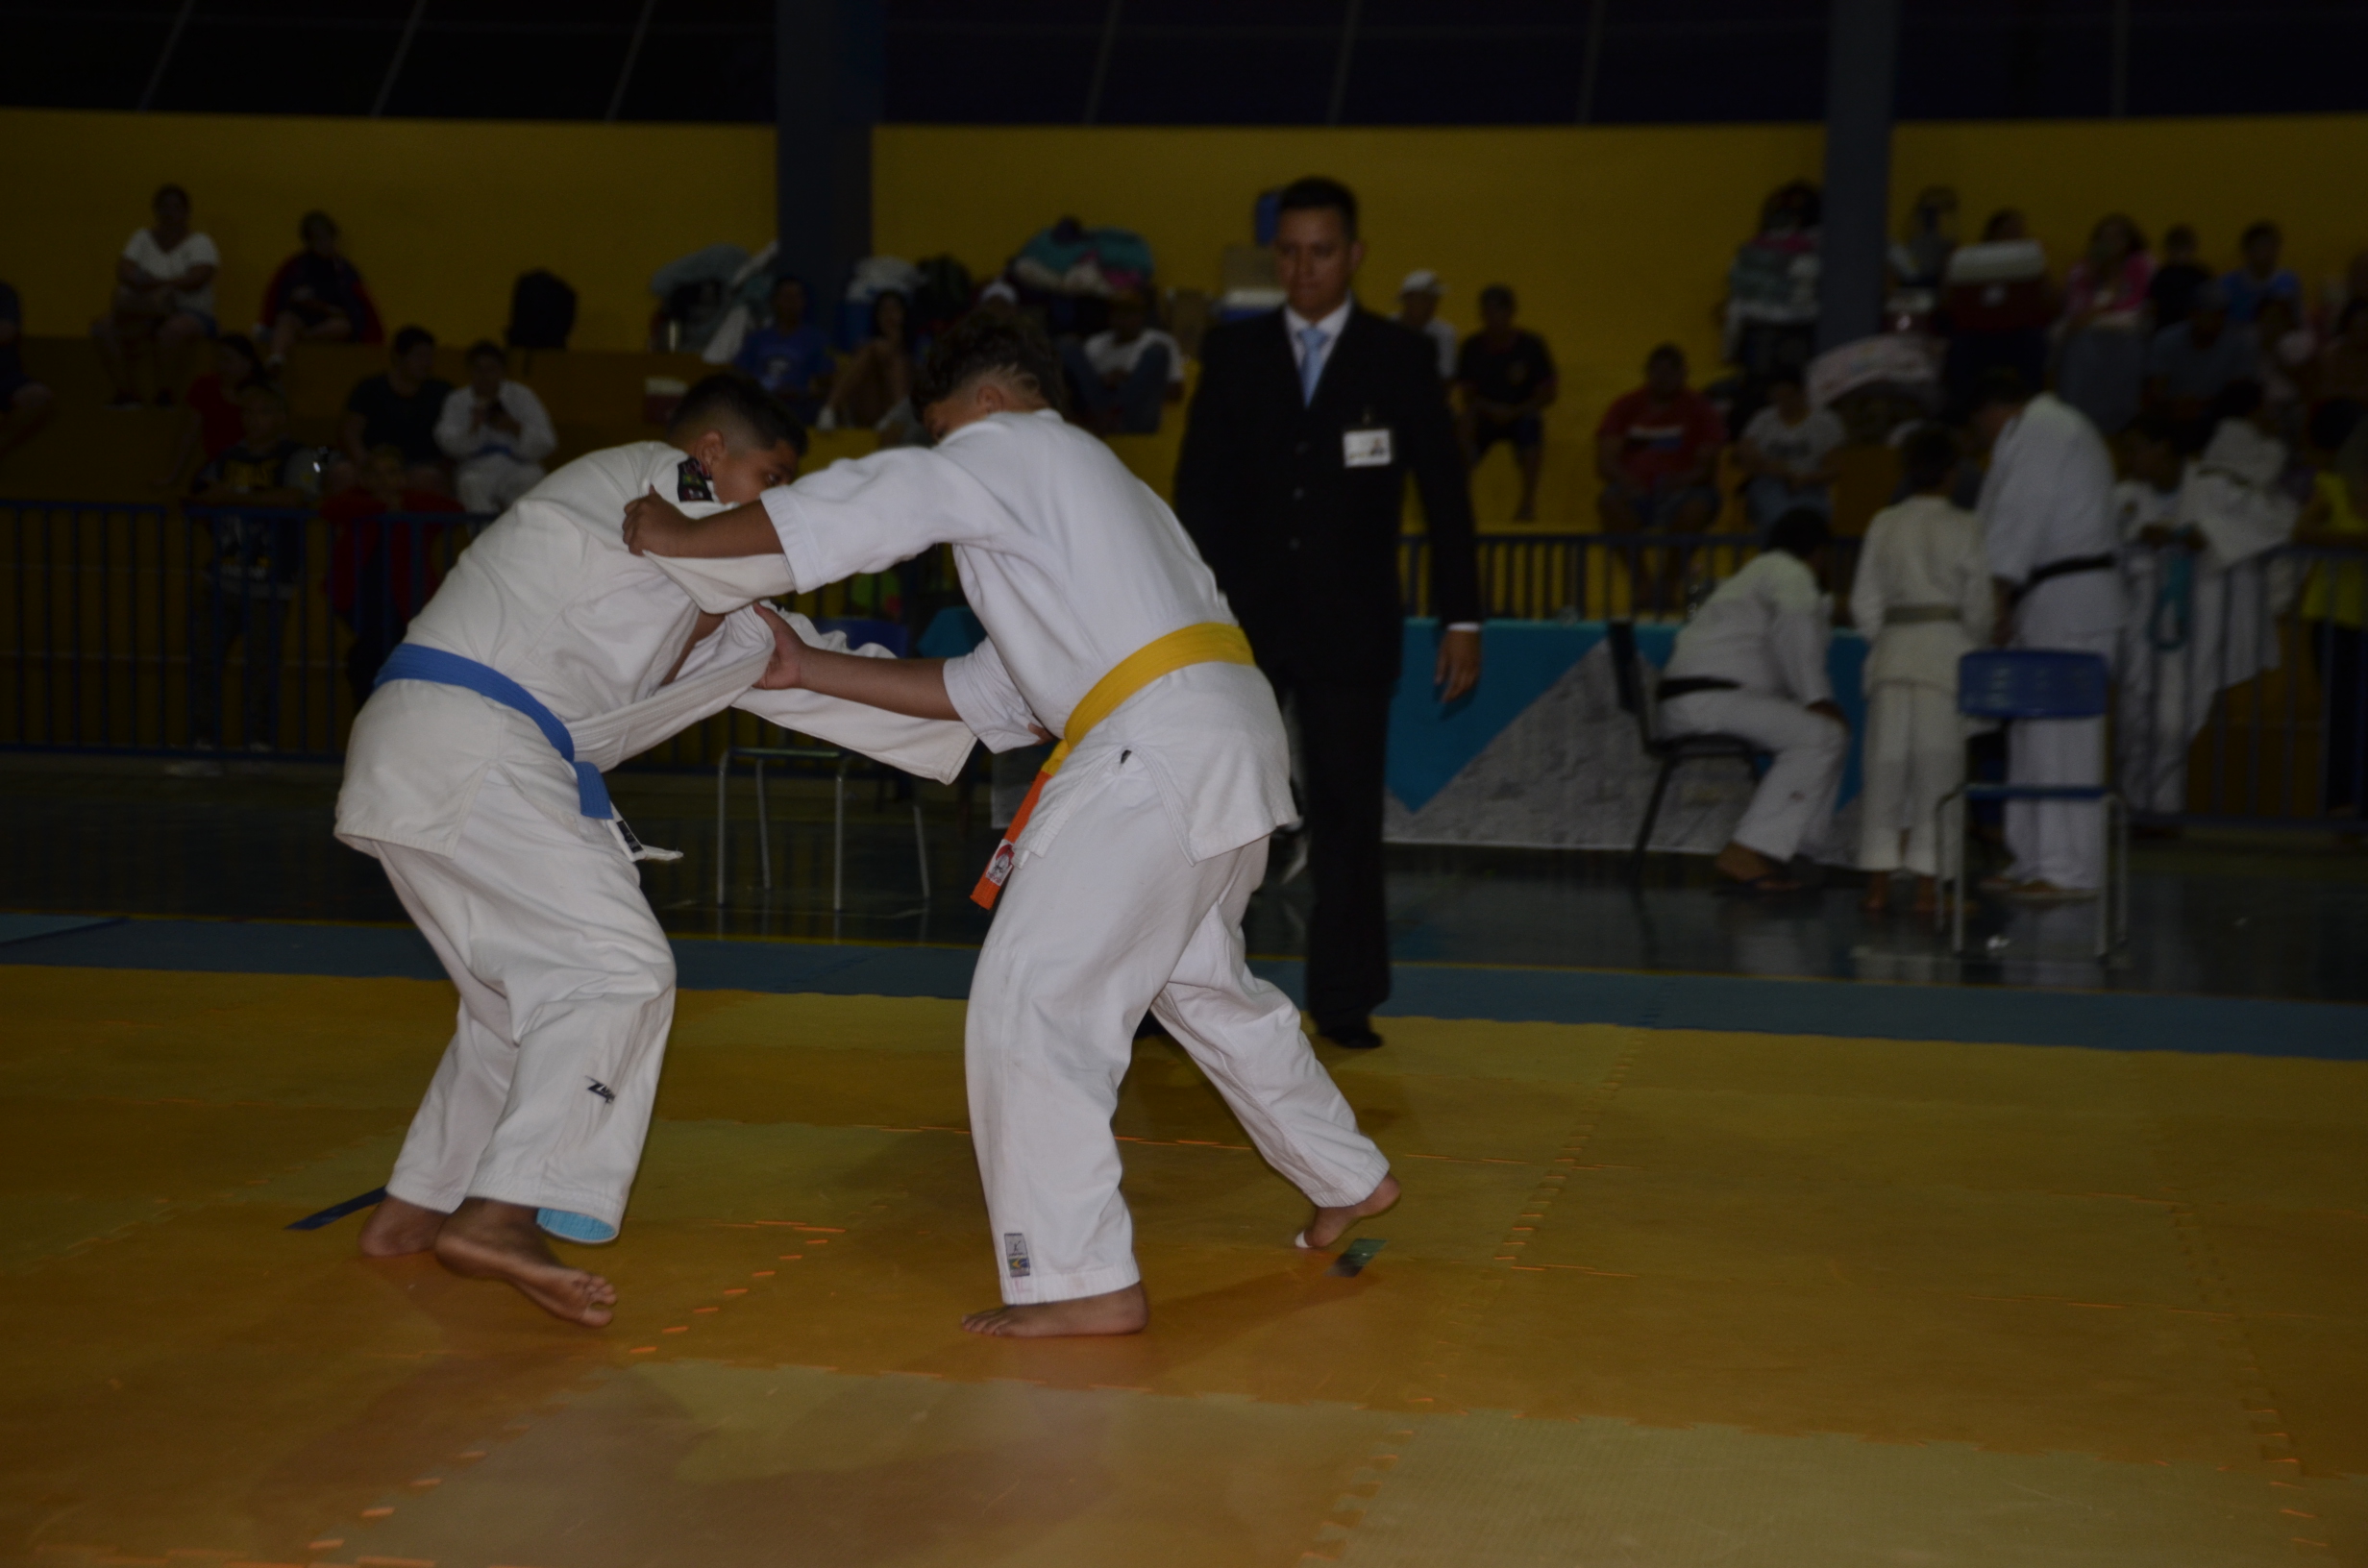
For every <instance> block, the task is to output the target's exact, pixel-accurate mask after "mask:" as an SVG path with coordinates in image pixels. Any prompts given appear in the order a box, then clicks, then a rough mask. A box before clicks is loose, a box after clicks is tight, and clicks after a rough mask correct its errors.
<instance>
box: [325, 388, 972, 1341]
mask: <svg viewBox="0 0 2368 1568" xmlns="http://www.w3.org/2000/svg"><path fill="white" fill-rule="evenodd" d="M796 435H797V428H796V425H795V422H794V421H792V420H790V419H789V417H788V416H787V415H786V414H785V413H784V412H782V410H781V409H780V408H779V407H778V405H777V404H775V403H774V402H773V400H772V399H771V398H770V397H769V396H768V395H767V394H765V393H764V392H762V391H761V390H758V389H757V388H755V387H754V386H753V384H752V383H748V382H744V381H741V380H738V379H736V378H731V377H714V378H710V379H709V380H707V381H705V382H702V383H701V384H700V385H699V386H696V387H694V388H692V390H691V392H690V393H689V394H688V395H687V396H686V397H685V398H684V400H683V403H682V404H681V406H680V409H679V411H678V414H677V415H676V419H675V423H674V425H673V427H672V431H671V438H670V441H667V442H657V441H648V442H641V443H638V444H636V445H633V446H629V447H619V448H615V449H613V450H610V451H607V452H599V453H592V454H591V455H590V456H587V457H582V458H579V459H578V460H577V461H575V462H573V463H570V464H568V465H567V466H566V467H565V468H562V469H561V470H560V471H559V472H558V473H556V474H555V475H553V476H552V477H551V478H548V479H546V480H544V481H543V482H542V483H541V484H540V485H538V486H536V487H535V488H534V489H533V490H532V491H531V492H530V493H529V494H528V495H527V496H525V497H524V498H522V499H521V500H520V501H519V502H518V503H517V504H516V505H515V506H513V507H512V508H511V509H510V510H509V511H508V512H507V513H506V514H505V515H504V516H503V517H502V518H501V519H500V520H499V521H497V522H495V523H494V524H493V525H492V526H491V527H488V528H487V529H486V530H485V532H484V534H483V535H482V536H481V537H480V538H479V539H478V540H477V541H476V542H475V543H473V544H472V545H471V546H470V547H469V548H468V549H467V550H465V551H462V552H461V553H460V556H459V558H458V561H457V562H456V565H455V567H454V570H453V573H452V575H451V576H449V577H448V578H446V579H445V582H444V584H443V586H442V587H441V588H440V589H439V590H438V591H437V593H436V595H435V597H434V598H433V599H432V600H430V601H429V603H428V605H427V607H426V608H425V609H424V610H422V611H421V612H420V614H419V616H418V618H417V619H415V620H414V621H412V623H411V625H410V627H409V630H408V632H407V635H406V637H405V640H404V642H403V644H402V645H401V646H399V647H398V648H397V649H395V651H394V653H393V655H392V656H391V657H390V658H389V659H388V661H387V665H386V668H385V670H384V671H383V672H382V674H381V675H380V677H379V681H380V684H379V686H378V688H377V690H376V691H375V692H374V693H373V694H372V696H371V698H370V699H369V701H368V702H366V703H364V704H363V706H362V711H361V713H360V714H359V715H358V717H357V718H356V720H355V722H354V731H353V737H352V741H351V743H350V745H349V747H348V749H347V753H346V772H345V787H344V789H343V790H342V791H341V792H340V793H339V795H338V796H337V836H338V837H339V838H341V839H343V840H344V841H345V842H346V843H347V844H349V845H353V846H354V847H355V848H357V849H359V850H361V851H362V852H363V853H365V854H368V855H372V856H375V857H376V858H377V859H378V860H379V862H380V863H381V864H382V866H384V867H385V869H386V876H387V880H388V881H390V882H392V883H393V884H394V888H395V892H396V894H397V895H398V896H399V897H401V899H402V900H403V905H404V908H405V909H406V910H407V912H408V913H409V914H410V916H411V918H412V919H413V920H415V921H417V922H418V925H419V928H420V931H421V933H422V934H423V935H425V936H426V937H427V939H428V941H429V943H430V944H431V945H432V946H433V947H434V949H435V951H436V956H437V957H438V958H439V959H441V960H442V961H443V964H444V968H445V971H446V972H447V973H448V974H450V975H451V976H452V980H453V984H454V985H455V986H456V987H457V988H458V990H459V992H460V1012H459V1020H458V1023H457V1025H456V1030H455V1032H454V1035H453V1040H452V1043H451V1045H450V1046H449V1047H448V1048H447V1049H446V1051H445V1053H444V1059H443V1062H442V1063H441V1065H440V1066H438V1067H437V1068H436V1073H435V1077H434V1079H433V1081H432V1083H431V1084H430V1086H429V1089H428V1093H427V1096H426V1098H425V1099H424V1100H423V1102H422V1103H421V1105H420V1109H419V1114H418V1115H417V1116H416V1117H415V1118H413V1120H412V1123H411V1129H410V1133H409V1136H408V1137H407V1138H406V1139H405V1140H404V1145H403V1152H402V1154H401V1155H400V1156H399V1157H398V1158H397V1160H396V1162H395V1169H394V1172H393V1174H392V1175H391V1176H390V1177H389V1178H388V1179H387V1183H386V1190H387V1197H386V1199H385V1201H384V1202H383V1203H382V1204H381V1205H380V1206H379V1208H378V1209H377V1210H376V1211H375V1212H374V1213H372V1215H371V1217H370V1219H369V1221H368V1222H367V1223H366V1224H365V1226H364V1228H363V1233H362V1250H363V1251H364V1252H365V1253H368V1254H371V1255H373V1256H380V1257H383V1256H389V1255H393V1254H397V1253H405V1252H419V1251H425V1250H427V1249H429V1248H431V1247H432V1248H433V1249H434V1251H435V1253H436V1256H437V1257H438V1259H439V1260H441V1261H442V1262H444V1263H445V1264H446V1266H448V1267H450V1268H453V1269H454V1270H456V1272H459V1273H463V1274H469V1275H476V1276H482V1277H491V1278H498V1279H502V1280H506V1281H507V1282H508V1283H510V1284H512V1285H514V1286H517V1287H518V1288H519V1289H520V1290H522V1291H524V1292H525V1293H526V1294H527V1296H528V1297H529V1298H530V1299H531V1300H532V1301H534V1302H535V1303H536V1304H537V1305H538V1306H541V1307H543V1308H544V1309H545V1310H547V1311H551V1312H554V1313H555V1314H556V1315H558V1316H561V1317H565V1318H569V1319H572V1320H574V1321H578V1322H582V1323H587V1324H593V1325H598V1324H602V1323H605V1322H607V1321H608V1319H609V1316H610V1308H611V1306H612V1304H613V1303H614V1301H615V1299H616V1297H615V1291H614V1290H613V1289H612V1288H611V1287H610V1286H609V1285H608V1283H607V1282H606V1281H604V1280H603V1279H601V1278H599V1277H598V1276H596V1275H593V1274H590V1273H586V1272H584V1271H583V1270H580V1269H575V1268H570V1267H568V1266H566V1265H564V1264H562V1263H561V1262H559V1261H558V1260H557V1259H556V1258H555V1257H554V1256H553V1254H552V1252H551V1249H550V1247H549V1246H548V1245H547V1244H546V1243H545V1242H544V1240H543V1239H542V1237H541V1235H540V1234H539V1231H538V1227H539V1230H546V1231H550V1232H551V1233H553V1234H555V1235H558V1236H561V1237H567V1238H569V1239H572V1240H578V1241H601V1240H606V1239H607V1238H609V1237H613V1236H614V1235H615V1234H616V1231H617V1226H618V1224H619V1222H620V1221H621V1220H622V1218H623V1216H624V1213H625V1202H626V1194H627V1192H628V1191H629V1189H630V1188H631V1186H632V1181H633V1174H634V1171H635V1169H636V1167H637V1166H638V1164H639V1163H640V1159H641V1146H642V1139H643V1136H644V1134H645V1133H646V1132H647V1131H648V1128H649V1121H650V1111H651V1103H652V1100H653V1098H654V1094H655V1092H656V1088H657V1076H658V1067H659V1065H660V1063H661V1061H662V1060H663V1058H664V1055H665V1047H666V1036H667V1031H668V1029H669V1027H670V1025H671V1023H672V1021H673V1017H674V995H675V971H674V959H673V953H672V950H671V949H670V948H669V947H668V945H667V942H666V936H665V933H664V932H663V931H661V930H660V929H659V927H658V924H657V920H656V919H655V917H654V916H653V915H652V914H651V912H650V905H649V901H648V899H647V898H645V897H644V896H643V894H642V891H641V882H640V877H639V874H638V872H637V871H636V870H635V869H634V864H633V863H634V861H636V860H638V859H641V858H644V856H645V854H646V853H647V851H644V850H642V849H641V848H640V846H639V845H636V844H635V843H634V842H633V841H632V839H631V837H630V836H629V834H628V833H626V832H625V830H624V826H623V823H622V822H621V821H618V820H617V818H616V814H615V812H614V811H613V810H612V809H610V807H609V805H608V801H607V796H606V791H605V788H604V785H603V783H602V780H601V772H602V771H604V770H605V769H608V768H611V767H614V766H615V765H616V764H617V763H618V762H620V761H622V760H623V759H624V758H626V757H628V756H630V755H632V754H633V753H634V752H636V751H640V750H643V749H645V748H647V747H651V746H654V745H655V744H656V743H658V742H659V741H662V740H664V739H665V738H666V737H667V736H669V735H672V734H675V733H677V732H678V731H679V730H681V729H683V728H685V727H687V726H688V725H690V724H693V723H698V722H699V721H700V720H702V719H703V718H705V717H707V716H708V715H709V714H712V713H715V712H717V711H719V710H721V709H722V708H723V707H725V706H726V705H727V704H735V705H738V706H742V707H746V708H750V709H752V710H753V711H755V712H758V713H761V714H764V715H765V716H766V717H768V718H773V719H775V720H777V722H782V723H790V724H793V725H794V726H795V727H797V728H798V729H800V730H802V731H804V732H806V733H809V734H815V735H820V736H822V737H824V738H826V739H828V740H831V741H834V742H836V743H838V744H842V745H845V746H848V747H852V748H855V749H858V750H862V751H865V752H868V753H870V754H871V755H874V756H876V757H879V758H881V759H882V760H884V761H889V762H893V763H896V764H898V765H900V766H902V767H906V768H909V769H911V770H912V771H913V772H922V773H926V774H929V775H931V776H934V777H937V778H940V779H944V778H950V777H951V776H952V775H953V774H954V773H955V772H958V771H959V770H960V768H961V766H962V762H963V759H964V758H965V757H967V756H968V755H969V753H970V749H971V747H972V745H973V741H972V737H971V735H970V733H969V731H968V730H967V729H965V728H964V727H963V726H961V725H959V724H954V723H934V724H932V723H925V722H921V721H916V720H913V719H909V718H900V717H897V716H893V715H889V714H885V713H882V712H880V711H879V710H878V709H876V708H870V707H861V706H857V705H855V704H852V703H845V702H838V701H835V700H834V699H831V698H822V697H818V696H816V695H815V694H813V693H810V692H796V691H787V690H779V691H762V692H755V693H752V691H751V686H752V683H754V682H758V681H759V680H760V678H761V679H763V681H764V683H765V684H766V685H770V686H780V685H782V684H784V679H785V674H784V673H785V672H787V671H789V670H791V669H794V668H795V666H794V664H790V663H787V662H785V650H786V649H789V648H792V647H795V646H797V645H798V638H797V637H795V636H793V635H791V628H790V627H789V626H788V625H785V624H784V623H783V622H782V621H781V620H779V619H778V618H777V617H774V616H771V615H769V614H767V613H765V612H760V611H758V610H755V609H752V608H749V607H747V600H741V601H739V602H737V603H719V604H718V605H717V606H716V610H715V612H713V613H710V612H703V611H702V610H701V609H700V608H699V606H697V605H695V604H693V602H692V601H691V598H690V596H689V595H688V594H687V593H685V592H684V591H683V590H682V589H681V588H679V587H678V586H677V585H676V584H675V583H674V582H673V581H672V580H670V579H669V578H668V577H667V576H665V575H664V574H663V573H661V572H659V571H658V570H657V569H656V568H655V567H654V566H653V565H652V564H650V563H649V562H646V561H643V560H641V559H639V558H637V557H635V556H634V555H632V554H631V553H630V552H629V551H627V550H626V548H625V541H624V538H623V536H622V533H621V531H620V528H619V520H620V518H621V516H622V514H623V512H624V509H625V504H626V502H627V501H629V499H630V498H632V497H633V496H636V495H639V494H641V493H643V492H644V491H645V490H647V489H649V488H651V487H652V486H653V485H658V484H663V485H664V486H665V487H666V488H667V491H668V493H669V494H672V495H674V496H676V497H678V499H680V500H682V501H684V502H716V501H724V502H731V501H741V500H746V499H748V498H750V497H752V496H754V495H756V494H758V493H760V492H761V491H762V490H763V489H764V488H765V487H766V486H767V485H769V484H777V483H781V482H784V481H785V480H787V479H788V478H790V477H792V476H793V475H795V474H796V472H797V465H798V453H797V449H796V447H795V445H794V444H793V443H794V438H795V436H796ZM726 612H729V613H726ZM768 669H772V670H774V671H775V674H774V675H773V676H771V677H768V676H767V674H766V673H767V671H768Z"/></svg>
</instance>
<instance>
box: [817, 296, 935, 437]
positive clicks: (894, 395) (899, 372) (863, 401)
mask: <svg viewBox="0 0 2368 1568" xmlns="http://www.w3.org/2000/svg"><path fill="white" fill-rule="evenodd" d="M912 392H913V328H912V308H911V306H910V304H909V302H907V301H906V299H905V298H904V296H903V295H901V294H900V293H898V292H897V291H896V290H895V289H893V288H891V289H884V290H882V291H881V292H880V293H879V294H877V295H876V296H875V297H874V299H873V301H872V335H871V336H870V337H868V338H866V339H865V340H864V344H863V347H861V348H859V349H857V350H856V351H855V354H854V357H853V358H851V359H850V360H848V361H847V363H846V364H845V365H843V366H841V367H840V369H839V374H838V377H837V379H836V380H834V381H833V383H832V385H831V388H830V402H829V404H828V405H827V406H826V407H825V408H824V410H823V413H824V420H823V424H824V427H825V428H826V429H841V428H843V429H879V428H880V427H881V426H882V425H883V424H886V423H889V422H890V416H891V415H895V414H897V413H898V412H899V411H900V410H903V411H905V413H906V414H907V416H908V417H909V413H910V405H911V402H912Z"/></svg>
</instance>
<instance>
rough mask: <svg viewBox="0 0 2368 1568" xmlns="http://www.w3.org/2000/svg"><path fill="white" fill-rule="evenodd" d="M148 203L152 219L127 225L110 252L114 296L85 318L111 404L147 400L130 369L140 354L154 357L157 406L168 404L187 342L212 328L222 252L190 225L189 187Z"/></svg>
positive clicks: (171, 188) (172, 188) (168, 190)
mask: <svg viewBox="0 0 2368 1568" xmlns="http://www.w3.org/2000/svg"><path fill="white" fill-rule="evenodd" d="M149 208H150V209H151V210H152V211H153V212H155V214H156V220H157V221H156V222H155V223H154V224H152V225H150V226H149V227H147V228H145V229H135V230H134V231H132V237H131V239H129V240H128V241H126V242H125V244H124V247H123V255H121V256H120V257H116V259H115V298H114V303H113V304H112V305H111V306H109V308H108V312H107V314H106V315H104V316H101V317H100V318H99V319H98V320H96V321H94V322H92V323H91V324H90V337H91V341H92V342H94V343H96V344H97V345H98V348H99V359H100V361H101V362H102V363H104V364H105V365H106V366H107V379H108V380H111V381H112V382H114V383H115V396H114V399H113V401H112V402H111V403H109V404H108V406H109V407H110V408H139V407H143V406H145V404H143V403H142V402H141V401H140V395H139V387H138V386H137V384H136V382H135V381H134V380H133V376H132V361H133V359H134V358H135V357H136V356H138V355H142V354H146V355H150V356H151V358H152V359H153V360H154V365H153V367H152V368H153V370H154V372H155V375H156V403H157V406H158V407H160V408H163V407H168V406H170V405H171V404H172V401H173V389H174V388H175V387H177V386H179V385H180V384H181V379H182V376H183V374H184V373H185V370H186V368H187V367H186V364H185V360H186V359H187V356H188V350H189V345H190V344H191V343H194V342H196V341H197V340H198V339H199V338H201V337H211V336H212V335H213V331H214V312H213V278H214V273H215V271H216V270H217V269H218V268H219V267H220V266H221V264H222V255H221V253H220V252H219V251H217V250H215V249H214V245H213V241H212V240H211V239H210V238H209V237H207V236H206V235H204V234H201V233H195V232H194V231H192V230H191V229H190V228H189V193H188V192H187V191H185V190H183V189H182V188H181V187H180V186H179V185H165V186H163V187H162V188H160V189H159V190H158V192H157V193H156V196H155V197H154V199H153V200H151V202H150V203H149Z"/></svg>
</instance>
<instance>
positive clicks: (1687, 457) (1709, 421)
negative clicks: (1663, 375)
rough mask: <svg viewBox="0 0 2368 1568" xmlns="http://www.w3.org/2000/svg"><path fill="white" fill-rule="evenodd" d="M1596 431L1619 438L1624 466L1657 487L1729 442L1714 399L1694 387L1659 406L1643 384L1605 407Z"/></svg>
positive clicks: (1641, 481)
mask: <svg viewBox="0 0 2368 1568" xmlns="http://www.w3.org/2000/svg"><path fill="white" fill-rule="evenodd" d="M1595 434H1596V435H1598V436H1606V435H1616V436H1617V437H1619V443H1620V456H1619V463H1620V467H1621V468H1622V469H1624V470H1626V471H1627V474H1628V477H1629V478H1632V479H1634V480H1635V481H1636V482H1637V483H1639V484H1642V485H1654V484H1658V483H1660V482H1661V481H1662V480H1664V479H1666V478H1670V477H1671V476H1672V475H1677V474H1683V473H1685V472H1686V471H1687V470H1688V469H1690V468H1692V467H1694V466H1695V465H1696V464H1698V463H1700V462H1701V460H1702V458H1703V457H1704V455H1705V454H1707V453H1712V452H1714V451H1716V450H1717V449H1718V448H1719V447H1721V446H1724V445H1725V444H1726V440H1727V424H1726V421H1725V420H1722V419H1720V418H1719V417H1718V410H1717V409H1716V408H1714V407H1713V406H1711V400H1710V399H1708V398H1706V397H1704V396H1703V395H1702V394H1701V393H1699V392H1696V391H1694V390H1692V389H1691V388H1688V389H1687V390H1686V391H1683V392H1680V393H1679V394H1678V395H1677V396H1676V397H1674V398H1672V399H1670V400H1669V401H1668V402H1667V403H1665V404H1662V405H1661V406H1659V407H1655V406H1654V405H1653V395H1652V394H1651V393H1650V392H1648V391H1646V390H1645V389H1644V388H1642V387H1639V388H1638V389H1637V390H1635V391H1634V392H1631V393H1629V394H1628V395H1627V396H1626V397H1623V398H1620V399H1618V400H1616V402H1614V403H1613V404H1612V406H1611V407H1609V408H1607V409H1605V410H1604V414H1603V423H1602V424H1600V425H1598V426H1596V427H1595Z"/></svg>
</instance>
